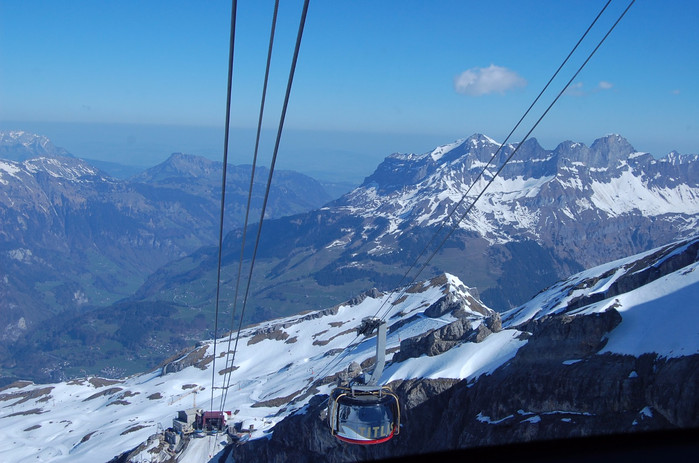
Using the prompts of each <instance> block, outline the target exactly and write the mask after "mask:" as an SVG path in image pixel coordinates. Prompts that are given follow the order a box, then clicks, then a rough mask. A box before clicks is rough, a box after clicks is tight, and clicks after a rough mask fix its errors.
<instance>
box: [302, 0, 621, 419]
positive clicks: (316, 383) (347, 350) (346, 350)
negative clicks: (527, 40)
mask: <svg viewBox="0 0 699 463" xmlns="http://www.w3.org/2000/svg"><path fill="white" fill-rule="evenodd" d="M634 2H635V0H631V2H630V3H629V5H628V6H627V7H626V9H625V10H624V11H623V12H622V13H621V15H620V16H619V17H618V19H617V20H616V21H615V22H614V24H613V25H612V26H611V28H610V29H609V30H608V31H607V33H606V34H605V35H604V37H602V39H601V40H600V41H599V43H598V44H597V46H596V47H595V48H594V49H593V50H592V51H591V52H590V54H589V55H588V56H587V58H586V59H585V61H584V62H583V63H582V65H580V67H579V68H578V70H577V71H576V72H575V74H574V75H573V77H571V78H570V80H569V81H568V82H567V83H566V84H565V86H564V87H563V89H562V90H561V91H560V92H559V93H558V95H557V96H556V97H555V98H554V100H553V101H552V102H551V104H549V106H548V107H547V108H546V110H545V111H544V112H543V114H542V115H541V116H540V117H539V119H538V120H537V121H536V122H535V123H534V125H533V126H532V128H531V129H530V130H529V131H528V132H527V134H526V135H525V136H524V138H523V139H522V141H521V142H520V143H519V144H518V145H517V147H516V148H515V149H514V150H513V151H512V153H510V154H509V156H508V157H507V158H506V159H505V161H504V162H503V164H502V165H501V166H500V167H499V168H498V170H497V171H496V172H495V174H494V175H493V177H492V178H491V179H490V181H489V182H488V183H487V184H486V185H485V187H484V188H483V190H481V192H480V193H479V194H478V195H477V196H476V198H474V200H473V201H471V203H470V205H469V206H468V207H467V209H466V210H465V211H464V212H463V213H462V214H461V216H460V217H459V218H458V220H457V221H456V223H455V224H454V225H452V227H451V230H450V231H449V233H448V234H447V236H446V237H445V238H444V239H443V240H442V241H441V242H440V243H439V245H438V246H437V248H436V249H435V251H434V252H433V253H432V254H431V255H430V256H429V257H428V259H427V261H426V262H425V263H424V264H423V265H422V266H421V267H420V269H419V270H418V272H417V274H416V275H415V277H414V278H413V279H412V281H411V283H409V284H408V285H407V287H409V286H410V285H412V284H413V283H414V282H415V280H416V279H417V278H418V276H419V275H420V273H421V272H422V271H423V270H424V268H425V267H426V266H427V265H428V264H429V262H430V261H431V260H432V258H434V256H435V255H436V254H437V252H439V250H440V249H441V248H442V246H444V244H445V243H446V241H447V240H448V239H449V237H450V236H451V234H452V233H453V232H454V231H455V230H456V228H457V227H458V225H459V224H460V223H461V222H462V221H463V219H464V218H465V217H466V215H467V214H468V213H469V212H470V211H471V209H472V208H473V207H474V206H475V204H476V202H477V201H478V199H480V197H481V196H482V195H483V194H484V193H485V191H486V190H487V189H488V187H490V185H491V184H492V183H493V182H494V181H495V179H496V178H497V176H498V175H499V174H500V173H501V172H502V170H503V169H504V168H505V166H506V165H507V163H509V162H510V160H511V159H512V158H513V157H514V155H515V154H516V153H517V151H518V150H519V148H520V147H521V146H522V144H523V143H524V142H525V141H526V140H527V139H528V138H529V136H530V135H531V133H532V132H533V131H534V130H535V129H536V127H537V126H538V125H539V123H540V122H541V121H542V120H543V118H544V117H545V116H546V115H547V114H548V112H549V111H550V110H551V108H552V107H553V105H554V104H555V103H556V102H557V101H558V100H559V99H560V97H561V96H562V95H563V93H565V91H566V90H567V89H568V87H569V86H570V84H571V83H572V82H573V80H575V78H576V77H577V76H578V74H580V72H581V71H582V70H583V68H584V67H585V66H586V65H587V63H588V62H589V61H590V59H591V58H592V56H593V55H594V54H595V53H596V52H597V50H598V49H599V48H600V47H601V46H602V44H603V43H604V41H605V40H606V39H607V37H608V36H609V35H610V34H611V33H612V31H613V30H614V29H615V28H616V26H617V24H619V22H620V21H621V19H622V18H623V17H624V16H625V15H626V13H627V12H628V10H629V9H630V8H631V6H632V5H633V4H634ZM608 5H609V1H608V2H607V4H606V5H605V6H604V7H603V8H602V11H601V12H600V13H599V14H598V15H597V17H596V18H595V20H594V21H593V23H592V24H593V25H594V23H595V22H596V21H597V19H598V18H599V17H600V15H601V14H602V12H603V11H604V10H605V9H606V8H607V6H608ZM591 27H592V25H591V26H590V27H589V28H588V29H587V31H586V32H585V34H584V35H583V38H584V36H585V35H586V34H587V33H588V32H589V30H590V28H591ZM581 41H582V39H581V40H579V41H578V43H577V44H576V45H575V48H577V47H578V45H579V44H580V42H581ZM575 48H574V49H573V51H575ZM572 53H573V52H571V53H570V54H569V55H568V57H567V58H566V60H565V61H567V60H568V58H570V55H571V54H572ZM565 61H564V63H563V64H565ZM563 64H562V65H561V66H560V67H559V69H558V70H557V71H556V74H557V73H558V72H559V71H560V70H561V68H562V67H563ZM554 77H555V75H554ZM552 80H553V78H552V79H551V80H549V82H548V83H547V84H546V87H548V86H549V85H550V83H551V81H552ZM546 87H545V88H544V90H542V92H541V93H540V94H539V96H537V99H536V100H538V99H539V98H540V97H541V94H543V92H544V91H545V90H546ZM536 100H535V101H534V103H533V104H532V106H533V105H534V104H535V103H536ZM530 110H531V106H530V107H529V109H528V110H527V112H526V113H525V115H524V116H522V118H521V119H520V121H519V122H518V123H517V126H518V125H519V124H520V123H521V122H522V119H524V117H525V116H526V114H527V113H528V112H529V111H530ZM515 129H516V126H515ZM515 129H513V130H512V132H511V133H510V135H508V138H509V137H510V136H511V135H512V133H513V132H514V130H515ZM504 145H505V143H503V144H501V146H500V148H499V149H498V151H500V149H502V147H503V146H504ZM496 154H497V152H496ZM495 157H496V155H495V154H494V155H493V157H492V158H491V161H492V159H494V158H495ZM486 167H487V166H486ZM484 172H485V169H484V170H483V171H481V174H480V175H479V178H480V176H481V175H483V173H484ZM475 183H476V182H475V181H474V183H473V185H475ZM473 185H471V187H469V191H470V189H471V188H472V187H473ZM465 197H466V195H464V196H463V197H462V199H461V201H459V204H460V203H462V202H463V200H464V198H465ZM457 208H458V205H457V207H455V208H454V210H453V211H452V212H451V213H450V215H449V217H451V215H453V214H454V212H455V211H456V209H457ZM449 217H447V218H446V219H445V220H448V219H449ZM442 226H444V223H443V224H442ZM441 228H442V227H440V230H441ZM435 235H436V234H435ZM432 239H434V236H433V238H432ZM423 253H424V249H423ZM407 287H406V288H405V289H404V290H403V291H402V293H401V294H404V293H405V290H406V289H407ZM388 299H390V294H389V297H388V298H387V299H386V301H384V303H383V304H382V305H381V306H380V307H379V310H378V311H377V313H376V315H378V313H379V312H380V311H381V308H382V307H383V306H384V305H385V304H386V302H387V301H388ZM389 310H390V308H389ZM387 315H388V310H386V312H385V313H384V314H383V315H382V316H381V320H383V319H384V318H385V317H386V316H387ZM358 338H359V336H356V337H355V338H354V339H353V340H352V341H351V342H350V343H349V344H348V345H347V347H345V348H344V349H343V352H342V353H341V354H340V355H338V356H337V357H336V358H335V359H334V360H331V361H330V362H328V364H326V366H325V367H324V368H322V369H321V370H320V372H319V373H318V375H317V376H318V379H317V380H316V381H313V382H312V383H310V384H309V385H308V386H307V387H306V390H309V389H310V388H311V387H314V386H319V385H320V382H321V381H322V379H323V374H325V372H326V371H329V370H330V368H331V366H332V365H334V364H339V361H340V360H342V359H344V358H345V357H347V356H348V355H349V354H350V353H351V352H352V351H353V350H354V349H356V348H357V347H358V346H359V344H354V342H355V341H356V340H357V339H358ZM353 344H354V345H353ZM301 396H303V394H300V395H299V397H301ZM323 403H325V402H322V403H321V405H322V404H323Z"/></svg>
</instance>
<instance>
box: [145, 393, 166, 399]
mask: <svg viewBox="0 0 699 463" xmlns="http://www.w3.org/2000/svg"><path fill="white" fill-rule="evenodd" d="M162 398H163V396H162V394H160V392H156V393H155V394H151V395H149V396H148V397H146V399H148V400H158V399H162Z"/></svg>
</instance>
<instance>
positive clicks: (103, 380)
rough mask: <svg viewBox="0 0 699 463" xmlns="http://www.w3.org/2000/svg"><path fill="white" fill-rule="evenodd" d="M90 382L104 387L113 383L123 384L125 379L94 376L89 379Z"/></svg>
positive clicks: (95, 385)
mask: <svg viewBox="0 0 699 463" xmlns="http://www.w3.org/2000/svg"><path fill="white" fill-rule="evenodd" d="M87 381H88V382H89V383H90V384H92V385H93V386H94V387H104V386H111V385H113V384H121V383H123V381H119V380H117V379H106V378H98V377H96V376H95V377H92V378H90V379H88V380H87Z"/></svg>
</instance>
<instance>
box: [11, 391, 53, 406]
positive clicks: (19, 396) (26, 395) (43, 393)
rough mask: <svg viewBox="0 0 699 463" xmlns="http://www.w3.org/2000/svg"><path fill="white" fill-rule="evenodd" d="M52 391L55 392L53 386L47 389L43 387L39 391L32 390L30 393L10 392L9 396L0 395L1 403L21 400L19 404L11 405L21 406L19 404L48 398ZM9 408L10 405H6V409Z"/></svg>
mask: <svg viewBox="0 0 699 463" xmlns="http://www.w3.org/2000/svg"><path fill="white" fill-rule="evenodd" d="M52 390H53V386H47V387H42V388H39V389H32V390H30V391H18V392H10V393H7V394H0V401H2V402H5V401H8V400H15V399H19V400H18V401H17V402H14V403H12V404H10V405H19V404H21V403H24V402H27V401H28V400H31V399H38V398H40V397H42V396H48V395H49V393H50V392H51V391H52ZM8 406H9V405H6V407H8Z"/></svg>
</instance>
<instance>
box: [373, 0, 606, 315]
mask: <svg viewBox="0 0 699 463" xmlns="http://www.w3.org/2000/svg"><path fill="white" fill-rule="evenodd" d="M611 2H612V0H607V3H606V4H605V5H604V6H603V7H602V9H601V10H600V12H599V13H597V16H596V17H595V19H594V20H593V21H592V23H590V25H589V26H588V27H587V30H585V32H584V33H583V35H582V36H581V37H580V39H579V40H578V42H577V43H576V44H575V46H574V47H573V49H572V50H571V51H570V53H568V56H566V57H565V59H564V60H563V62H562V63H561V64H560V66H558V69H556V72H554V73H553V75H552V76H551V78H550V79H549V81H548V82H547V83H546V85H544V88H543V89H542V90H541V91H540V92H539V95H537V97H536V98H534V101H533V102H532V103H531V105H529V108H527V110H526V111H525V112H524V114H523V115H522V117H521V118H520V119H519V121H517V123H516V124H515V126H514V127H513V128H512V130H511V131H510V133H509V134H508V135H507V137H506V138H505V140H504V141H503V142H502V143H501V144H500V146H499V147H498V149H497V150H496V151H495V153H493V155H492V156H491V157H490V159H489V160H488V162H487V163H486V165H485V166H484V167H483V169H481V171H480V173H479V174H478V176H477V177H476V179H475V180H474V181H473V182H472V183H471V185H469V187H468V189H467V190H466V192H465V193H464V194H463V195H462V196H461V199H460V200H459V201H458V202H457V203H456V205H455V206H454V207H453V209H452V210H451V212H449V214H448V215H447V216H446V217H445V218H444V220H442V223H441V224H440V226H439V228H438V229H437V230H436V231H435V232H434V233H433V234H432V237H431V238H430V241H429V242H428V243H427V244H426V245H425V246H424V247H423V248H422V250H421V251H420V254H419V255H418V256H417V257H416V258H415V260H414V261H413V263H412V265H411V266H410V267H409V268H408V270H407V271H406V272H405V274H403V277H402V278H401V279H400V281H399V282H398V284H397V285H396V287H398V288H400V287H403V282H404V281H405V280H406V278H408V275H409V274H410V272H411V271H412V270H413V269H414V268H415V267H416V266H417V263H418V262H419V261H420V259H422V257H423V256H424V255H425V252H427V250H428V249H429V248H430V247H431V246H432V243H434V241H435V239H436V238H437V236H439V234H440V233H441V232H442V230H443V229H444V228H445V227H446V226H447V225H448V223H449V221H450V220H451V218H452V216H453V215H454V214H455V213H456V211H457V210H458V209H459V207H461V205H462V204H463V202H464V201H465V200H466V197H467V196H468V194H469V193H470V192H471V190H472V189H473V187H474V186H475V185H476V184H477V183H478V181H479V180H480V179H481V177H483V175H485V173H486V172H487V170H488V167H490V164H491V163H492V162H493V161H494V160H495V159H496V158H497V156H498V154H500V152H501V151H502V149H503V148H504V147H505V146H506V145H507V142H508V141H509V140H510V138H511V137H512V134H514V133H515V131H516V130H517V129H518V128H519V126H520V125H521V124H522V121H524V119H525V118H526V117H527V115H528V114H529V112H530V111H531V110H532V108H533V107H534V105H536V103H537V102H538V101H539V99H540V98H541V96H542V95H543V94H544V92H546V90H547V89H548V88H549V86H550V85H551V83H552V82H553V80H554V79H555V78H556V76H558V74H559V73H560V72H561V69H563V66H565V65H566V63H567V62H568V60H569V59H570V57H571V56H572V55H573V53H575V50H577V49H578V46H580V43H582V41H583V40H584V39H585V37H586V36H587V34H588V33H589V32H590V30H591V29H592V27H593V26H594V25H595V23H597V20H598V19H599V18H600V16H602V13H604V10H606V9H607V7H608V6H609V4H610V3H611ZM459 222H460V221H459ZM459 222H457V225H458V223H459ZM450 234H451V233H450ZM440 247H441V245H440ZM437 249H439V248H437ZM430 260H431V258H430ZM428 262H429V261H428ZM422 270H423V269H420V271H419V272H418V274H417V275H416V276H415V278H413V279H412V280H411V281H410V283H408V284H407V285H405V287H409V286H411V285H412V284H413V283H414V282H415V280H416V279H417V277H418V276H419V275H420V272H422ZM404 293H405V289H404V290H403V291H402V292H401V293H400V294H398V295H397V297H396V298H395V300H398V299H400V298H401V297H402V296H403V294H404ZM391 294H393V293H391ZM389 300H390V297H389V298H387V299H386V300H385V301H384V302H383V304H381V306H380V307H379V308H378V310H377V311H376V313H375V314H374V317H376V316H377V315H378V314H379V312H381V310H382V309H383V307H384V306H385V305H386V304H387V303H388V301H389Z"/></svg>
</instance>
